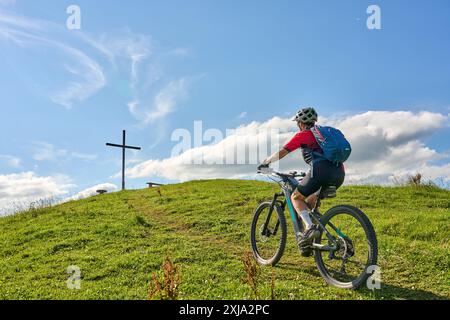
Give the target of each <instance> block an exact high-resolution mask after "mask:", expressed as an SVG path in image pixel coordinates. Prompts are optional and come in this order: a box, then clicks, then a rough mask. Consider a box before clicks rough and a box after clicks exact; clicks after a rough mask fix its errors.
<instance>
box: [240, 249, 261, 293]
mask: <svg viewBox="0 0 450 320" xmlns="http://www.w3.org/2000/svg"><path fill="white" fill-rule="evenodd" d="M242 263H243V264H244V271H245V274H246V277H245V279H244V282H245V283H247V284H248V285H249V287H250V289H251V290H252V292H253V295H254V297H255V299H258V284H259V276H260V274H261V269H260V268H259V266H258V264H257V263H256V261H255V259H254V258H253V254H252V253H251V252H246V253H245V254H244V256H243V257H242Z"/></svg>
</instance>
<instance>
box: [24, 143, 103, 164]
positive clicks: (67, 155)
mask: <svg viewBox="0 0 450 320" xmlns="http://www.w3.org/2000/svg"><path fill="white" fill-rule="evenodd" d="M32 157H33V159H34V160H36V161H64V160H72V159H78V160H83V161H93V160H95V159H97V155H96V154H87V153H81V152H77V151H69V150H67V149H63V148H56V147H55V146H54V145H52V144H51V143H47V142H34V143H33V144H32Z"/></svg>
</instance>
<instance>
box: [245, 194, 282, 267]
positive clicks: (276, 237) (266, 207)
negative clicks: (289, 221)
mask: <svg viewBox="0 0 450 320" xmlns="http://www.w3.org/2000/svg"><path fill="white" fill-rule="evenodd" d="M270 207H271V203H270V202H264V203H262V204H261V205H260V206H259V207H258V208H257V209H256V211H255V215H254V217H253V222H252V227H251V233H250V240H251V245H252V250H253V255H254V256H255V259H256V261H257V262H258V263H259V264H261V265H265V266H275V265H276V264H277V263H278V262H279V261H280V259H281V256H282V255H283V253H284V249H285V247H286V237H287V228H286V219H285V217H284V214H283V210H282V209H281V208H280V206H279V205H275V206H274V208H273V210H272V212H270Z"/></svg>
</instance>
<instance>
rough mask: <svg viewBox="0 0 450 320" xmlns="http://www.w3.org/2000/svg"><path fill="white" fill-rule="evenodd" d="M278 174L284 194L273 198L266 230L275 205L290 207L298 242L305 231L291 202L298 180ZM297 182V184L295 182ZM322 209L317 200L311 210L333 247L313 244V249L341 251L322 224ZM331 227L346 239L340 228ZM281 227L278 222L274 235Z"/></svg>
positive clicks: (282, 207)
mask: <svg viewBox="0 0 450 320" xmlns="http://www.w3.org/2000/svg"><path fill="white" fill-rule="evenodd" d="M276 174H278V176H279V177H280V178H281V179H282V181H281V182H280V181H277V183H278V184H279V185H280V187H281V189H282V192H281V193H276V194H275V195H274V197H273V200H272V203H271V206H270V209H269V214H268V215H267V218H266V222H265V225H264V226H265V228H264V229H265V230H267V225H268V224H269V221H270V217H271V215H272V212H273V209H274V208H275V205H276V204H278V205H280V207H281V209H282V210H283V212H284V210H285V208H286V206H287V207H288V211H289V216H290V218H291V221H292V225H293V227H294V234H295V237H296V239H297V241H298V240H299V237H301V235H302V232H303V231H304V228H303V224H302V223H301V218H300V217H298V215H297V212H296V211H295V209H294V206H293V204H292V201H291V196H292V191H291V188H294V186H295V184H296V183H297V180H295V178H294V177H293V176H292V177H290V176H288V175H284V174H279V173H276ZM294 180H295V182H294ZM280 197H284V198H285V199H284V201H280V200H279V198H280ZM319 207H320V199H318V200H317V203H316V205H315V207H314V208H312V210H311V215H312V217H313V219H314V220H315V221H316V222H317V224H318V225H319V227H320V229H321V230H322V231H323V232H324V233H325V235H326V237H327V238H328V240H329V242H330V243H333V245H332V246H327V245H321V244H317V243H313V244H312V249H314V250H319V251H329V252H333V251H336V250H338V249H339V245H338V243H337V241H336V238H335V237H333V236H332V235H331V233H330V232H329V231H328V230H327V229H326V227H325V226H324V225H323V224H322V222H321V214H320V212H319V210H318V208H319ZM329 224H330V227H331V228H332V229H334V231H336V233H337V234H338V235H339V236H340V237H343V238H344V237H345V235H343V234H342V233H341V232H340V230H339V229H338V228H336V227H335V226H334V225H332V224H331V223H329ZM278 227H279V222H277V224H276V226H275V229H274V231H273V233H274V234H275V233H276V232H277V230H278Z"/></svg>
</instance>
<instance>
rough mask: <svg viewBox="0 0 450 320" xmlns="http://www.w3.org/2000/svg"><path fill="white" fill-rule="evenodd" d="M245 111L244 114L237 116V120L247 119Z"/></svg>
mask: <svg viewBox="0 0 450 320" xmlns="http://www.w3.org/2000/svg"><path fill="white" fill-rule="evenodd" d="M247 114H248V113H247V111H244V112H241V113H240V114H239V115H238V119H244V118H246V117H247Z"/></svg>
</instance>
